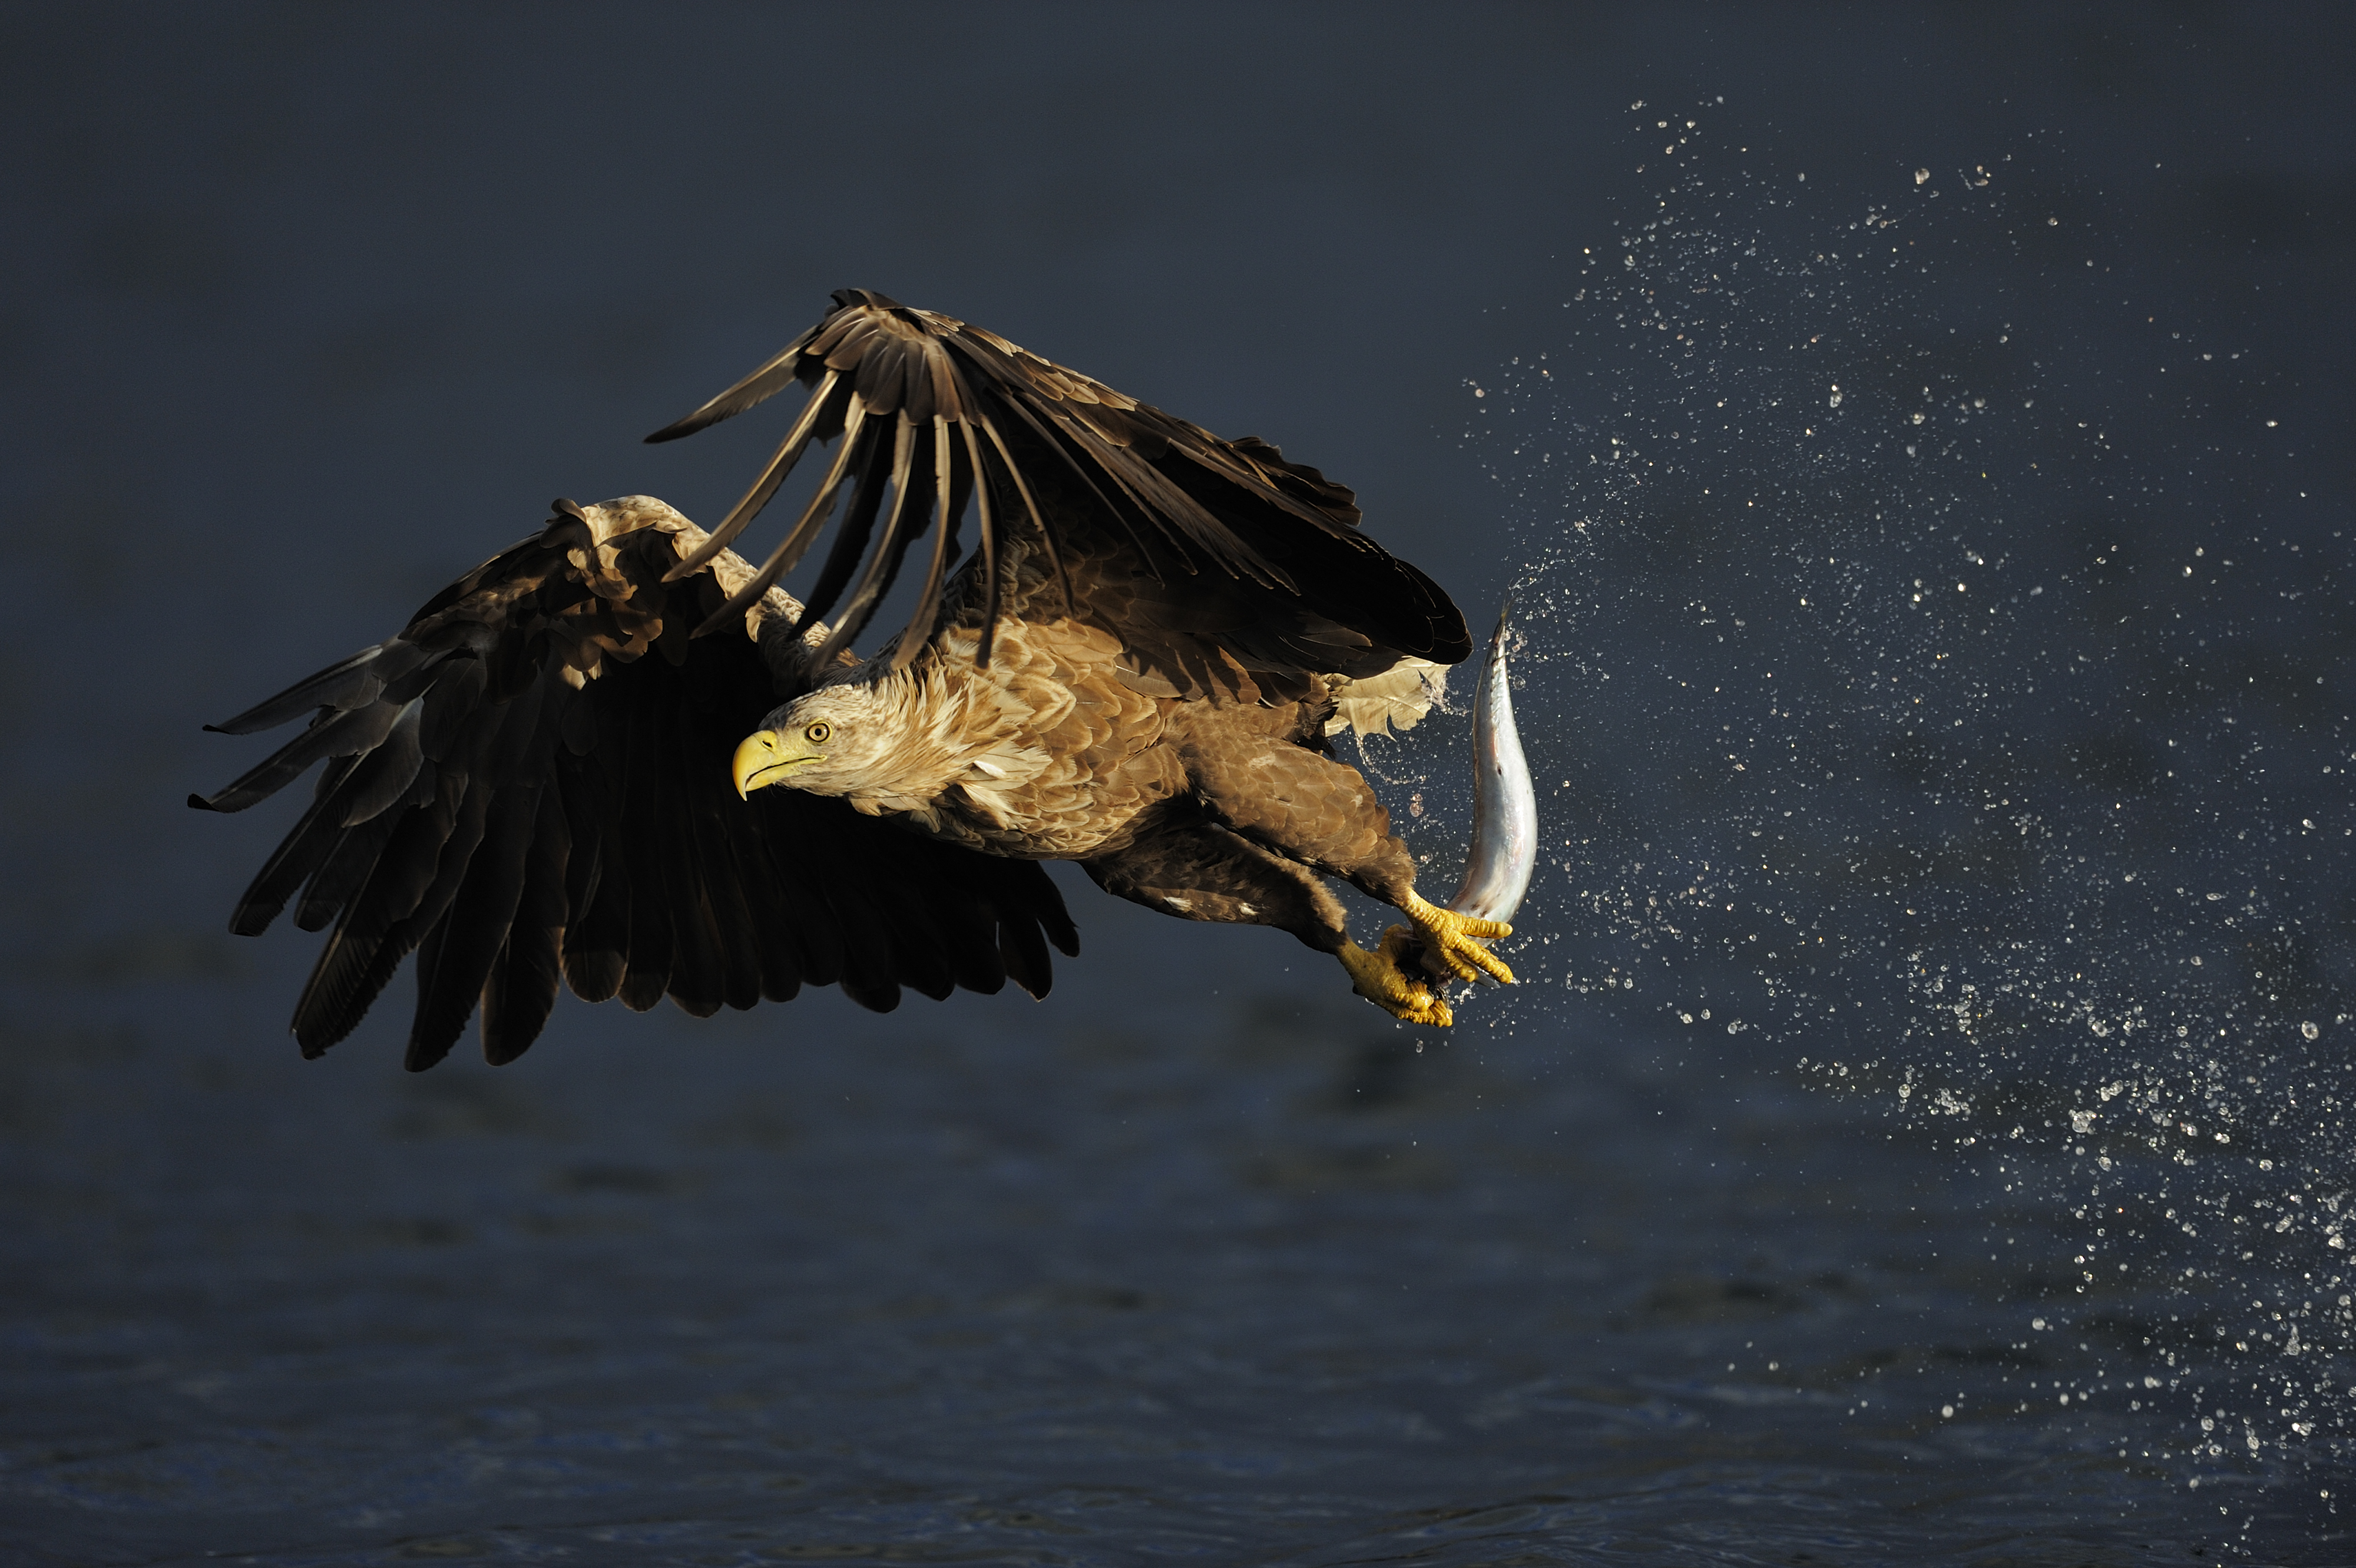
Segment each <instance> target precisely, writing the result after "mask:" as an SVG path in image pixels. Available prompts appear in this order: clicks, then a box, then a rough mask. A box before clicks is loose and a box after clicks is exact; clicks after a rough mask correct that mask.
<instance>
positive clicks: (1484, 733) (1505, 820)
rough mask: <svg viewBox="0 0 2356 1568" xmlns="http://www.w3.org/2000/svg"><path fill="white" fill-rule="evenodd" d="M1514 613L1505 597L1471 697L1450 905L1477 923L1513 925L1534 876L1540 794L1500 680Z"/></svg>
mask: <svg viewBox="0 0 2356 1568" xmlns="http://www.w3.org/2000/svg"><path fill="white" fill-rule="evenodd" d="M1513 613H1514V600H1513V596H1511V595H1507V596H1506V598H1505V604H1504V605H1503V606H1502V607H1499V609H1498V611H1497V630H1496V633H1495V635H1494V636H1492V637H1491V638H1490V639H1489V656H1488V658H1486V659H1485V660H1482V663H1481V681H1480V684H1479V685H1478V686H1476V687H1475V688H1474V689H1473V693H1472V854H1470V855H1468V856H1467V857H1466V859H1465V863H1464V885H1463V886H1461V887H1459V888H1458V889H1457V890H1456V897H1453V898H1451V899H1450V900H1449V901H1448V907H1449V908H1451V909H1453V910H1455V911H1456V912H1457V913H1458V914H1460V915H1471V916H1472V917H1473V918H1476V919H1482V920H1505V921H1511V920H1512V919H1513V918H1514V914H1515V911H1516V910H1518V909H1519V908H1521V907H1522V896H1523V895H1524V894H1526V893H1527V892H1528V891H1529V890H1530V874H1531V873H1532V872H1534V871H1535V870H1537V860H1538V798H1537V789H1536V788H1535V787H1533V786H1532V784H1531V783H1530V765H1529V764H1528V762H1526V761H1525V760H1524V759H1523V757H1522V737H1521V736H1520V735H1519V734H1518V733H1517V732H1516V731H1515V728H1514V693H1513V687H1512V683H1511V682H1508V681H1507V680H1506V679H1505V631H1506V627H1507V623H1508V622H1509V621H1510V620H1511V619H1512V617H1513Z"/></svg>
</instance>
